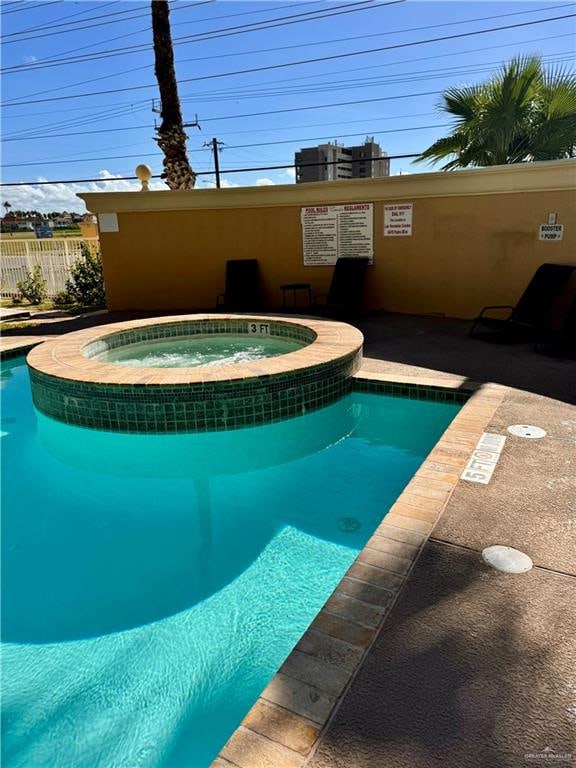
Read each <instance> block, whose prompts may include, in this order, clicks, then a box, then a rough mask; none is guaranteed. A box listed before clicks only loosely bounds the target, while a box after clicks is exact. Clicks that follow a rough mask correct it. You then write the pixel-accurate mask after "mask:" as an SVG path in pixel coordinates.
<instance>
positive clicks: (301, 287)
mask: <svg viewBox="0 0 576 768" xmlns="http://www.w3.org/2000/svg"><path fill="white" fill-rule="evenodd" d="M280 290H281V291H282V306H283V307H285V306H286V292H287V291H292V301H293V305H294V306H297V303H298V299H297V293H298V291H308V304H309V305H312V289H311V287H310V283H286V284H285V285H281V286H280Z"/></svg>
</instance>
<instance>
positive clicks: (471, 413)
mask: <svg viewBox="0 0 576 768" xmlns="http://www.w3.org/2000/svg"><path fill="white" fill-rule="evenodd" d="M354 383H355V386H354V389H355V391H364V392H375V393H376V392H380V393H383V394H392V395H396V396H400V397H409V398H417V399H432V400H440V401H445V402H463V401H465V402H463V405H462V408H461V409H460V411H459V412H458V413H457V414H456V416H455V417H454V419H453V420H452V421H451V422H450V424H449V425H448V427H447V428H446V430H445V431H444V433H443V434H442V435H441V437H440V438H439V440H438V441H437V442H436V444H435V446H434V447H433V448H432V450H431V451H430V453H429V454H428V455H427V457H426V458H425V459H424V461H423V462H422V464H421V465H420V467H419V468H418V470H417V471H416V472H415V474H414V475H413V476H412V478H411V479H410V481H409V482H408V484H407V485H406V487H405V488H404V490H403V491H402V493H401V494H400V496H399V497H398V499H397V500H396V502H395V503H394V504H393V505H392V507H391V508H390V510H389V511H388V512H387V513H386V514H385V516H384V517H383V519H382V521H381V522H380V524H379V526H378V527H377V529H376V530H375V532H374V534H373V535H372V536H371V538H370V539H369V540H368V542H367V543H366V545H365V546H364V548H363V549H362V551H361V552H360V553H359V554H358V556H357V557H356V559H355V561H354V563H353V564H352V565H351V566H350V568H349V569H348V571H347V572H346V573H345V574H344V576H343V577H342V579H341V580H340V582H339V584H338V585H337V587H336V588H335V589H334V591H333V592H332V594H331V596H330V597H329V599H328V600H327V601H326V603H325V604H324V606H323V607H322V608H321V609H320V611H319V613H318V614H317V615H316V618H315V619H314V621H313V622H312V623H311V625H310V626H309V628H308V629H307V630H306V632H304V634H303V635H302V637H301V638H300V640H299V641H298V643H297V644H296V645H295V647H294V649H293V650H292V652H291V653H290V655H289V656H288V658H287V659H286V661H285V662H284V664H283V665H282V666H281V667H280V669H279V670H278V672H277V673H276V675H275V676H274V677H273V678H272V680H271V681H270V682H269V683H268V685H267V686H266V687H265V688H264V690H263V691H262V693H261V694H260V696H259V698H258V699H257V701H256V702H255V704H254V705H253V706H252V708H251V709H250V710H249V712H248V714H247V715H246V716H245V717H244V719H243V720H242V722H241V724H240V725H239V726H238V728H237V729H236V730H235V731H234V732H233V733H232V735H231V736H230V738H229V739H228V741H227V742H226V744H225V745H224V747H223V748H222V749H221V751H220V754H219V755H218V757H217V758H216V759H215V760H214V762H213V763H212V768H231V767H232V768H255V766H258V767H259V768H304V767H305V766H306V765H307V763H308V762H309V760H310V759H311V758H312V756H313V754H314V752H315V750H316V748H317V746H318V744H319V743H320V740H321V738H322V735H323V733H324V732H325V730H326V728H327V726H328V724H329V723H330V721H331V720H332V718H333V717H334V715H335V713H336V711H337V709H338V707H339V704H340V702H341V701H342V699H343V697H344V695H345V693H346V691H347V690H348V688H349V686H350V685H351V683H352V681H353V679H354V677H355V676H356V674H357V672H358V671H359V669H360V667H361V666H362V663H363V661H364V659H365V658H366V656H367V654H368V652H369V651H370V648H371V647H372V645H373V643H374V642H375V640H376V637H377V635H378V633H379V631H380V629H381V628H382V626H383V625H384V623H385V621H386V619H387V617H388V615H389V613H390V611H391V609H392V607H393V606H394V604H395V603H396V601H397V600H398V597H399V595H400V594H401V592H402V590H403V588H404V586H405V584H406V582H407V581H408V579H409V577H410V574H411V572H412V570H413V568H414V566H415V564H416V562H417V560H418V558H419V557H420V554H421V553H422V550H423V548H424V546H425V545H426V543H427V541H428V539H429V537H430V535H431V533H432V530H433V528H434V526H435V525H436V523H437V522H438V520H439V519H440V517H441V515H442V513H443V512H444V509H445V508H446V506H447V504H448V501H449V500H450V497H451V496H452V493H453V492H454V489H455V488H456V486H457V484H458V482H461V481H460V475H461V473H462V472H463V470H464V469H465V467H466V465H467V463H468V460H469V458H470V455H471V454H472V452H473V451H474V448H475V447H476V444H477V443H478V440H479V438H480V437H481V435H482V434H483V432H484V431H485V429H486V427H487V425H488V424H489V423H490V421H491V419H492V416H493V415H494V413H495V412H496V410H497V408H498V407H499V406H500V404H501V403H502V400H503V399H504V397H505V395H506V392H507V388H506V387H503V386H500V385H497V384H479V383H476V382H473V381H470V380H469V379H466V378H463V377H456V376H452V377H450V379H447V378H442V377H434V376H428V375H422V376H420V375H417V376H412V375H406V376H403V375H400V374H384V373H376V372H372V371H367V370H363V369H362V368H361V369H360V371H358V372H357V373H356V374H355V375H354ZM462 482H463V481H462Z"/></svg>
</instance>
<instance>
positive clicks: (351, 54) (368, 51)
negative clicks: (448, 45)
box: [3, 0, 576, 106]
mask: <svg viewBox="0 0 576 768" xmlns="http://www.w3.org/2000/svg"><path fill="white" fill-rule="evenodd" d="M396 1H397V0H394V2H396ZM574 17H576V13H571V14H564V15H562V16H554V17H549V18H546V19H535V20H532V21H524V22H520V23H518V24H509V25H505V26H501V27H490V28H488V29H480V30H475V31H471V32H460V33H458V34H455V35H443V36H441V37H433V38H427V39H425V40H413V41H409V42H405V43H396V44H394V45H387V46H380V47H378V48H369V49H364V50H361V51H350V52H347V53H338V54H332V55H331V56H319V57H315V58H312V59H301V60H298V61H291V62H285V63H282V64H267V65H264V66H261V67H250V68H247V69H241V70H235V71H232V72H220V73H213V74H210V75H201V76H197V77H188V78H182V79H181V80H180V83H181V84H182V83H191V82H200V81H206V80H214V79H219V78H223V77H234V76H238V75H245V74H253V73H255V72H270V71H274V70H277V69H288V68H291V67H296V66H302V65H304V64H316V63H319V62H323V61H336V60H340V59H347V58H352V57H355V56H366V55H369V54H372V53H381V52H383V51H391V50H399V49H401V48H410V47H414V46H419V45H430V44H433V43H438V42H446V41H448V40H457V39H462V38H467V37H476V36H478V35H484V34H490V33H492V32H501V31H505V30H509V29H518V28H523V27H528V26H534V25H536V24H546V23H550V22H553V21H561V20H564V19H569V18H574ZM156 87H157V84H155V83H151V84H148V85H138V86H129V87H125V88H113V89H108V90H104V91H93V92H91V93H81V94H71V95H69V96H60V97H55V98H51V99H49V98H47V99H35V100H28V101H27V103H28V104H39V103H42V102H45V101H62V100H67V99H76V98H86V97H88V96H95V95H99V96H100V95H103V94H110V93H125V92H128V91H138V90H145V89H149V88H156ZM16 103H22V102H15V101H14V100H11V101H9V102H7V104H12V105H13V104H16ZM3 106H4V105H3Z"/></svg>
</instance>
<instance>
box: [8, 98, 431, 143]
mask: <svg viewBox="0 0 576 768" xmlns="http://www.w3.org/2000/svg"><path fill="white" fill-rule="evenodd" d="M438 93H441V91H422V92H421V93H406V94H402V95H401V96H381V97H378V98H375V99H360V100H354V101H339V102H334V103H333V104H320V105H314V106H310V107H291V108H289V109H275V110H270V111H268V112H249V113H246V114H244V115H225V116H223V117H205V118H202V122H203V123H208V122H213V121H215V120H234V119H238V118H243V117H261V116H263V115H278V114H284V113H286V112H304V111H307V110H311V109H314V110H317V109H326V108H328V107H346V106H350V105H357V104H371V103H375V102H379V101H394V100H396V99H409V98H416V97H419V96H436V95H437V94H438ZM142 127H147V126H129V127H123V128H108V129H104V130H97V131H78V132H75V133H53V134H51V135H49V136H25V137H21V138H18V137H16V138H13V139H10V141H24V140H28V141H31V140H32V139H34V140H36V139H55V138H64V137H67V136H87V135H89V134H95V133H112V132H117V131H130V130H132V131H133V130H136V129H138V128H142ZM4 141H9V140H8V139H4Z"/></svg>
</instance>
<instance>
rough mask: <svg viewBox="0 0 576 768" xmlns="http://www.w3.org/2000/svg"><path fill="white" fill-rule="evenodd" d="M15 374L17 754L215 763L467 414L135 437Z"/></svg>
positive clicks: (54, 762)
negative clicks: (42, 403) (443, 438)
mask: <svg viewBox="0 0 576 768" xmlns="http://www.w3.org/2000/svg"><path fill="white" fill-rule="evenodd" d="M2 386H3V392H2V396H3V411H2V416H3V423H2V430H3V432H2V438H1V444H2V473H3V483H2V588H3V594H2V624H3V639H4V646H3V651H2V677H3V680H2V708H3V738H2V752H3V763H2V764H3V766H4V768H39V767H40V766H42V768H97V767H98V768H100V767H102V768H111V767H112V766H118V767H120V766H122V767H124V766H126V767H130V768H133V767H135V766H145V767H150V768H160V767H161V768H168V767H170V768H206V766H208V765H209V764H210V762H211V761H212V760H213V759H214V757H215V756H216V754H217V753H218V751H219V750H220V748H221V747H222V746H223V744H224V743H225V742H226V740H227V738H228V737H229V736H230V734H231V733H232V731H233V730H234V728H235V727H236V726H237V725H238V723H239V722H240V721H241V719H242V718H243V716H244V714H245V713H246V712H247V711H248V709H249V708H250V706H251V704H252V703H253V702H254V701H255V699H256V698H257V697H258V694H259V693H260V691H261V690H262V689H263V688H264V687H265V685H266V683H267V682H268V681H269V680H270V678H271V677H272V676H273V675H274V673H275V671H276V670H277V669H278V667H279V666H280V665H281V664H282V662H283V661H284V659H285V658H286V656H287V655H288V654H289V652H290V650H291V649H292V647H293V646H294V645H295V643H296V642H297V641H298V639H299V637H300V636H301V634H302V633H303V631H304V630H305V629H306V627H307V626H308V625H309V623H310V622H311V621H312V619H313V618H314V616H315V614H316V613H317V611H318V610H319V609H320V607H321V606H322V604H323V603H324V602H325V600H326V599H327V598H328V596H329V595H330V593H331V592H332V590H333V589H334V587H335V586H336V584H337V583H338V581H339V580H340V578H341V576H342V575H343V573H344V572H345V571H346V569H347V568H348V567H349V565H350V564H351V562H352V561H353V560H354V558H355V557H356V555H357V553H358V551H359V549H360V548H361V547H362V546H363V544H364V543H365V541H366V540H367V539H368V538H369V536H370V534H371V532H372V531H373V530H374V528H375V527H376V525H377V524H378V523H379V522H380V520H381V519H382V517H383V515H384V514H385V512H386V510H387V509H388V508H389V506H390V505H391V504H392V503H393V501H394V500H395V498H396V497H397V496H398V494H399V493H400V491H401V490H402V488H403V486H404V485H405V484H406V482H407V481H408V480H409V478H410V477H411V475H412V474H413V473H414V471H415V470H416V468H417V467H418V465H419V464H420V463H421V461H422V459H423V458H424V456H425V455H426V454H427V452H428V451H429V450H430V449H431V447H432V446H433V444H434V443H435V442H436V440H437V439H438V436H439V435H440V433H441V432H442V431H443V430H444V428H445V427H446V426H447V425H448V423H449V422H450V421H451V419H452V418H453V416H454V415H455V413H456V412H457V410H458V406H455V405H449V404H439V403H429V402H423V401H411V400H405V399H399V398H392V397H384V396H375V395H363V394H355V395H351V396H350V397H347V398H345V399H343V400H341V401H340V402H338V403H336V404H335V405H332V406H330V407H328V408H325V409H323V410H320V411H317V412H315V413H312V414H310V415H308V416H304V417H300V418H296V419H292V420H289V421H285V422H281V423H278V424H272V425H267V426H261V427H256V428H250V429H245V430H233V431H230V432H217V433H209V434H194V435H146V436H140V435H122V434H114V433H103V432H97V431H91V430H86V429H82V428H77V427H69V426H67V425H65V424H61V423H58V422H54V421H51V420H49V419H47V418H45V417H42V416H41V415H39V414H36V412H35V411H34V409H33V406H32V403H31V399H30V392H29V383H28V374H27V370H26V367H25V365H24V361H23V359H17V360H15V361H10V362H9V363H7V364H4V365H3V369H2ZM346 518H354V519H355V520H356V521H357V522H358V524H359V526H358V528H357V529H356V530H350V528H354V526H351V525H349V521H348V520H346Z"/></svg>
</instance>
